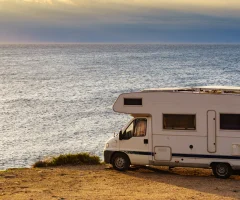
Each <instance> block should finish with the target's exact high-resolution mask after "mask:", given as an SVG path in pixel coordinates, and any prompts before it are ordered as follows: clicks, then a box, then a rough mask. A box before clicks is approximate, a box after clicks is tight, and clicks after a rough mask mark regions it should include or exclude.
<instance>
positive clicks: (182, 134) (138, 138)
mask: <svg viewBox="0 0 240 200" xmlns="http://www.w3.org/2000/svg"><path fill="white" fill-rule="evenodd" d="M113 110H114V111H115V112H119V113H126V114H130V115H132V116H133V118H132V119H131V120H130V122H128V123H127V125H126V126H125V127H124V128H123V129H122V130H121V131H120V132H119V134H118V135H116V136H114V137H113V138H111V139H110V140H109V141H108V142H107V143H106V145H105V148H104V160H105V162H106V163H111V164H112V165H113V167H114V168H115V169H117V170H127V169H128V167H129V166H130V165H156V166H157V165H159V166H169V167H200V168H209V167H210V168H212V170H213V173H214V175H215V176H216V177H218V178H228V177H229V176H231V174H232V173H233V171H234V170H239V169H240V87H220V86H205V87H196V88H160V89H149V90H144V91H141V92H133V93H127V94H121V95H120V96H119V97H118V99H117V101H116V102H115V103H114V106H113Z"/></svg>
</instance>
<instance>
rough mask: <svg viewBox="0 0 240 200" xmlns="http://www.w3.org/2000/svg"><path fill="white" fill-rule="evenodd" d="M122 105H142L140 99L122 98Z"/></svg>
mask: <svg viewBox="0 0 240 200" xmlns="http://www.w3.org/2000/svg"><path fill="white" fill-rule="evenodd" d="M124 105H142V99H139V98H138V99H126V98H124Z"/></svg>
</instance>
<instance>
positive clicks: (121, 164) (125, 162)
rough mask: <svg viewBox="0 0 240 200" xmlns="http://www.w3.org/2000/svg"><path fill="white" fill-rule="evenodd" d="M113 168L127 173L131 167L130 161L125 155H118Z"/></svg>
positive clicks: (114, 159) (113, 162)
mask: <svg viewBox="0 0 240 200" xmlns="http://www.w3.org/2000/svg"><path fill="white" fill-rule="evenodd" d="M112 165H113V168H114V169H116V170H118V171H125V170H127V169H128V168H129V166H130V161H129V159H128V157H127V156H126V155H125V154H122V153H117V154H115V155H114V156H113V158H112Z"/></svg>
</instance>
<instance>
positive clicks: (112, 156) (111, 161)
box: [110, 151, 131, 165]
mask: <svg viewBox="0 0 240 200" xmlns="http://www.w3.org/2000/svg"><path fill="white" fill-rule="evenodd" d="M116 154H122V155H124V156H126V157H127V159H128V161H129V163H130V165H131V160H130V158H129V156H128V155H127V154H126V153H125V152H123V151H115V152H114V153H113V154H112V155H111V158H110V164H113V158H114V156H115V155H116Z"/></svg>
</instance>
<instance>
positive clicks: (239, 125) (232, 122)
mask: <svg viewBox="0 0 240 200" xmlns="http://www.w3.org/2000/svg"><path fill="white" fill-rule="evenodd" d="M220 129H224V130H240V114H220Z"/></svg>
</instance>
